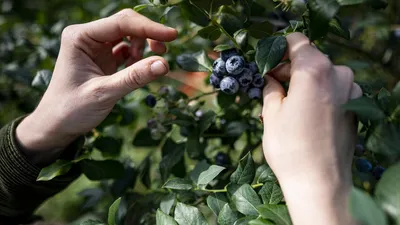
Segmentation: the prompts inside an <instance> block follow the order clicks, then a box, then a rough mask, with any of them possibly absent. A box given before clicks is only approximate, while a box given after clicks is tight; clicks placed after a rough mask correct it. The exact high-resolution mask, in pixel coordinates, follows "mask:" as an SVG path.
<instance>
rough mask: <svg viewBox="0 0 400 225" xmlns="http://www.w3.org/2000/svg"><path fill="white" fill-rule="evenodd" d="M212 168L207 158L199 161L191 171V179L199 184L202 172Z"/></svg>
mask: <svg viewBox="0 0 400 225" xmlns="http://www.w3.org/2000/svg"><path fill="white" fill-rule="evenodd" d="M208 168H210V164H208V163H207V162H206V160H201V161H199V162H198V163H197V164H196V166H195V167H194V169H193V170H192V171H191V172H190V179H191V180H192V181H193V183H195V184H197V183H198V181H199V177H200V174H201V173H202V172H204V171H206V170H208Z"/></svg>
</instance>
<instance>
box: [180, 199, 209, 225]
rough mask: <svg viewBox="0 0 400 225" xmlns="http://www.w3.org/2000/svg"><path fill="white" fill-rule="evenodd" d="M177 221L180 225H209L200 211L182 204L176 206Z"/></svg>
mask: <svg viewBox="0 0 400 225" xmlns="http://www.w3.org/2000/svg"><path fill="white" fill-rule="evenodd" d="M175 220H176V221H177V222H178V224H179V225H208V223H207V220H206V219H205V218H204V216H203V214H202V213H201V212H200V210H199V209H197V208H196V207H193V206H189V205H185V204H183V203H181V202H178V204H177V205H176V208H175Z"/></svg>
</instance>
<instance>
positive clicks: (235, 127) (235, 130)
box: [224, 121, 249, 137]
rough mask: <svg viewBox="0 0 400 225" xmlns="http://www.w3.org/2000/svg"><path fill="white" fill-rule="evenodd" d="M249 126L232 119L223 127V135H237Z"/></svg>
mask: <svg viewBox="0 0 400 225" xmlns="http://www.w3.org/2000/svg"><path fill="white" fill-rule="evenodd" d="M248 128H249V125H248V124H247V123H245V122H242V121H232V122H230V123H228V125H226V127H225V131H224V133H225V135H227V136H230V137H239V136H241V135H242V134H243V132H244V131H246V130H247V129H248Z"/></svg>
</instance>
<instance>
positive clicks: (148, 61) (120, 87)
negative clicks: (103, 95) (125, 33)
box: [106, 56, 169, 99]
mask: <svg viewBox="0 0 400 225" xmlns="http://www.w3.org/2000/svg"><path fill="white" fill-rule="evenodd" d="M168 71H169V66H168V63H167V61H166V60H165V59H164V58H162V57H159V56H152V57H148V58H145V59H142V60H140V61H138V62H136V63H134V64H133V65H131V66H129V67H127V68H125V69H123V70H121V71H119V72H117V73H115V74H114V75H112V76H109V77H108V79H109V80H108V81H107V84H106V85H107V86H108V88H107V90H108V91H110V92H111V93H112V95H113V96H115V97H116V98H118V99H119V98H122V97H124V96H125V95H127V94H129V93H130V92H132V91H134V90H136V89H138V88H140V87H143V86H145V85H146V84H148V83H150V82H151V81H153V80H155V79H157V78H158V77H160V76H163V75H165V74H167V73H168Z"/></svg>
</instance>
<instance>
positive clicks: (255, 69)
mask: <svg viewBox="0 0 400 225" xmlns="http://www.w3.org/2000/svg"><path fill="white" fill-rule="evenodd" d="M246 67H247V68H249V69H250V70H251V73H252V74H256V73H258V66H257V63H256V62H254V61H253V62H250V63H247V65H246Z"/></svg>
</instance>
